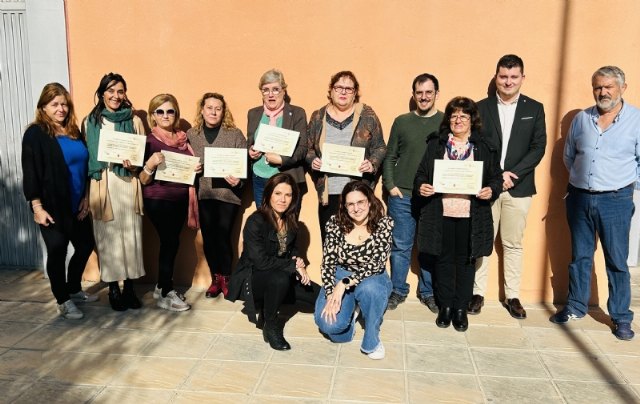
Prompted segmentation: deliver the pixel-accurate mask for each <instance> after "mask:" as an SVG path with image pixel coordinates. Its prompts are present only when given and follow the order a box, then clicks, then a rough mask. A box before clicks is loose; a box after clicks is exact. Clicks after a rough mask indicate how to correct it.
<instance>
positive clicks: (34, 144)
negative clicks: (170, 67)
mask: <svg viewBox="0 0 640 404" xmlns="http://www.w3.org/2000/svg"><path fill="white" fill-rule="evenodd" d="M88 159H89V153H88V152H87V147H86V145H85V142H84V139H83V138H82V136H81V134H80V130H79V129H78V124H77V121H76V115H75V112H74V108H73V101H72V100H71V96H70V95H69V92H68V91H67V90H66V89H65V88H64V86H62V85H61V84H59V83H49V84H47V85H46V86H44V88H43V89H42V93H41V94H40V99H39V100H38V104H37V109H36V113H35V119H34V121H33V122H32V123H31V124H30V125H29V126H28V127H27V130H26V131H25V133H24V137H23V139H22V172H23V191H24V195H25V197H26V199H27V201H29V207H30V208H31V209H32V210H33V220H34V221H35V222H36V223H37V224H38V225H39V227H40V234H41V235H42V239H43V240H44V244H45V246H46V248H47V263H46V270H47V275H48V276H49V281H50V282H51V291H52V292H53V295H54V297H55V299H56V301H57V303H58V312H59V313H60V315H61V316H62V317H64V318H68V319H81V318H82V317H83V316H84V315H83V313H82V312H81V311H80V310H79V309H78V307H77V306H76V305H75V304H74V302H73V300H75V301H80V302H92V301H96V300H98V299H97V296H95V295H89V294H87V293H85V292H83V291H82V286H81V283H80V282H81V280H82V273H83V272H84V267H85V265H86V264H87V260H88V259H89V256H90V255H91V252H92V251H93V245H94V241H93V234H92V232H91V220H89V219H87V217H88V216H87V215H88V213H89V201H88V196H87V161H88ZM69 242H71V244H72V245H73V248H74V250H75V252H74V254H73V256H72V257H71V260H70V261H69V267H68V268H67V271H66V272H67V274H65V259H66V256H67V247H68V245H69Z"/></svg>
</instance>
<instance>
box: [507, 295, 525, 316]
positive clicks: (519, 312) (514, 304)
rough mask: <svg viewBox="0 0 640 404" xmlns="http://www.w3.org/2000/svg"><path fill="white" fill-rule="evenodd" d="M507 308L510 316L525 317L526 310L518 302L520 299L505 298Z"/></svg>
mask: <svg viewBox="0 0 640 404" xmlns="http://www.w3.org/2000/svg"><path fill="white" fill-rule="evenodd" d="M507 309H508V310H509V314H511V317H513V318H515V319H518V320H524V319H525V318H527V312H526V311H525V309H524V307H522V305H521V304H520V299H518V298H514V299H507Z"/></svg>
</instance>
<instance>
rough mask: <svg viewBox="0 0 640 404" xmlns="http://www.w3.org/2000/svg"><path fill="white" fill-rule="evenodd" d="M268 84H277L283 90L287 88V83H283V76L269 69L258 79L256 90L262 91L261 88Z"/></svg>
mask: <svg viewBox="0 0 640 404" xmlns="http://www.w3.org/2000/svg"><path fill="white" fill-rule="evenodd" d="M269 83H278V84H280V87H282V89H283V90H284V89H286V88H287V83H286V82H285V81H284V74H282V72H281V71H280V70H278V69H271V70H267V71H266V72H264V74H263V75H262V77H260V82H259V83H258V88H259V89H260V90H262V87H263V86H264V85H265V84H269Z"/></svg>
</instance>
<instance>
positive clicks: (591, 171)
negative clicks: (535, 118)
mask: <svg viewBox="0 0 640 404" xmlns="http://www.w3.org/2000/svg"><path fill="white" fill-rule="evenodd" d="M591 85H592V88H593V97H594V99H595V101H596V105H595V106H593V107H591V108H587V109H585V110H584V111H581V112H580V113H578V115H576V117H575V118H574V119H573V122H572V123H571V128H570V129H569V136H568V137H567V141H566V144H565V148H564V164H565V166H566V167H567V170H569V187H568V191H569V192H568V196H567V199H566V204H567V220H568V222H569V229H570V231H571V249H572V262H571V264H570V265H569V297H568V299H567V305H566V306H565V307H564V309H562V310H560V311H559V312H558V313H556V314H555V315H553V316H552V317H551V321H552V322H554V323H557V324H565V323H567V322H568V321H569V320H577V319H579V318H582V317H584V316H585V315H586V314H587V310H588V306H587V305H588V302H589V296H590V292H591V269H592V267H593V254H594V251H595V248H596V234H597V236H598V237H599V239H600V243H601V244H602V250H603V252H604V257H605V264H606V270H607V277H608V280H609V299H608V301H607V309H608V311H609V315H610V316H611V319H612V321H613V324H614V329H613V334H614V335H615V336H616V337H617V338H618V339H621V340H630V339H632V338H633V336H634V332H633V330H632V329H631V322H632V321H633V312H632V311H631V310H629V305H630V303H631V287H630V281H629V267H628V266H627V257H628V255H629V231H630V227H631V217H632V215H633V211H634V205H633V189H634V185H635V183H636V181H638V180H639V176H640V110H639V109H638V108H635V107H633V106H632V105H629V104H627V103H625V102H624V101H623V99H622V95H623V94H624V91H625V90H626V88H627V85H626V83H625V77H624V72H623V71H622V70H621V69H620V68H618V67H615V66H604V67H601V68H600V69H598V70H597V71H596V72H595V73H594V74H593V76H592V77H591Z"/></svg>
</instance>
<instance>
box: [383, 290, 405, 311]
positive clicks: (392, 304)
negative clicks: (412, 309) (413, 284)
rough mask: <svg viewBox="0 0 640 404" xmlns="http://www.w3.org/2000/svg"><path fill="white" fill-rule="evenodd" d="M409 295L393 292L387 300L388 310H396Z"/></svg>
mask: <svg viewBox="0 0 640 404" xmlns="http://www.w3.org/2000/svg"><path fill="white" fill-rule="evenodd" d="M406 298H407V297H406V296H402V295H400V294H398V293H396V292H391V295H390V296H389V301H388V302H387V310H395V309H396V307H398V305H399V304H401V303H403V302H404V301H405V299H406Z"/></svg>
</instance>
